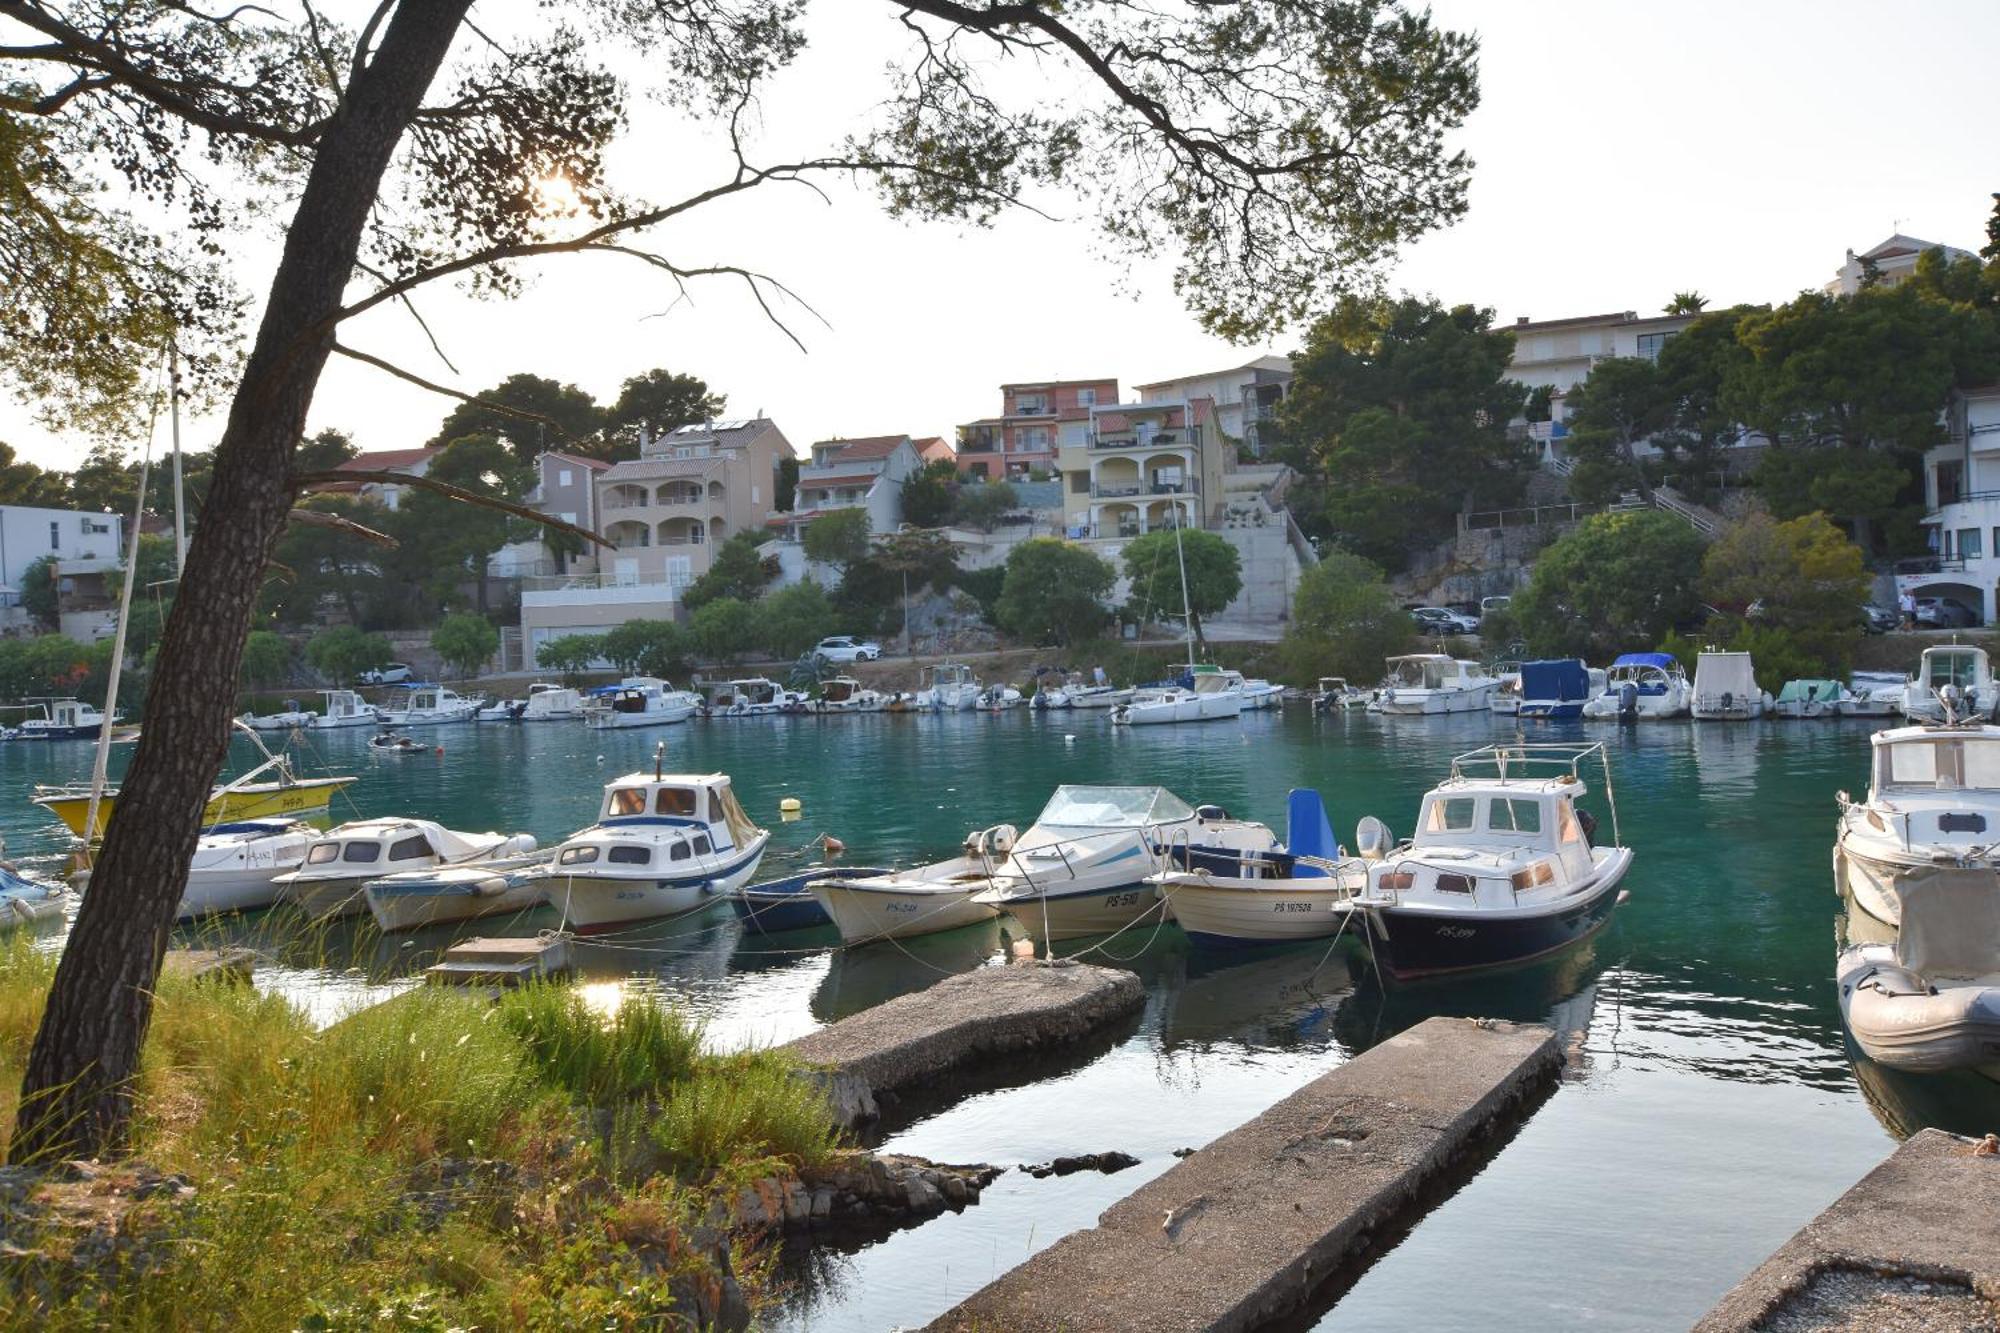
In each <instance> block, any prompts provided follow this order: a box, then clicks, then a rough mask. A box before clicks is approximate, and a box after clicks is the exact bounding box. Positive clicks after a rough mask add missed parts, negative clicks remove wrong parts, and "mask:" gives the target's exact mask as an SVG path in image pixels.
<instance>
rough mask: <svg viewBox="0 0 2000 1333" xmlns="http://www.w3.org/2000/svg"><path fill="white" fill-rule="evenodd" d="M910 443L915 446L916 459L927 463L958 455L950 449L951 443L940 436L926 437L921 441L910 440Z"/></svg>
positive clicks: (954, 450)
mask: <svg viewBox="0 0 2000 1333" xmlns="http://www.w3.org/2000/svg"><path fill="white" fill-rule="evenodd" d="M911 443H912V444H914V445H916V446H917V457H919V458H921V459H924V460H925V461H927V462H928V461H930V460H932V459H938V458H955V457H957V455H958V451H957V450H956V449H954V448H952V447H951V442H950V441H949V440H947V439H945V438H944V437H943V436H942V435H927V436H925V437H924V438H923V439H921V440H912V441H911Z"/></svg>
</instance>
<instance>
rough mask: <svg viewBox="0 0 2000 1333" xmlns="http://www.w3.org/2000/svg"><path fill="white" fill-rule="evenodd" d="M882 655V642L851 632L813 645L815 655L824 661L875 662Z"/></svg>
mask: <svg viewBox="0 0 2000 1333" xmlns="http://www.w3.org/2000/svg"><path fill="white" fill-rule="evenodd" d="M881 655H882V645H881V644H879V643H876V642H874V641H873V640H869V639H857V638H855V637H854V636H853V635H851V634H836V635H834V636H833V637H832V638H830V639H821V640H820V641H819V642H818V643H817V644H815V645H813V656H814V657H817V658H818V659H819V660H820V661H822V662H873V661H874V660H875V659H876V658H878V657H880V656H881Z"/></svg>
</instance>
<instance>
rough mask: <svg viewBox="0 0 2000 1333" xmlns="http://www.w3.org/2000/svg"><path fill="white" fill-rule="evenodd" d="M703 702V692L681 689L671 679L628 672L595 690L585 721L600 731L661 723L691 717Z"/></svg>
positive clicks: (584, 709)
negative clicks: (614, 681)
mask: <svg viewBox="0 0 2000 1333" xmlns="http://www.w3.org/2000/svg"><path fill="white" fill-rule="evenodd" d="M701 706H702V698H701V696H700V695H698V694H695V693H694V692H692V691H690V690H677V689H675V688H674V687H673V682H671V681H666V680H661V679H660V678H659V677H657V676H627V677H626V678H625V679H624V680H622V681H620V682H618V684H616V685H608V686H604V687H603V688H601V689H597V690H593V691H592V692H591V697H590V701H589V702H588V703H586V704H585V705H584V707H583V724H584V725H585V726H586V727H590V728H591V729H593V730H596V731H623V730H626V729H627V728H630V727H661V726H666V725H668V724H670V723H674V722H685V721H687V720H688V719H689V718H691V717H693V716H694V715H695V713H696V712H697V711H698V710H699V709H700V708H701Z"/></svg>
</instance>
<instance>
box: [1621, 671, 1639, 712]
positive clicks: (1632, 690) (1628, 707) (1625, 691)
mask: <svg viewBox="0 0 2000 1333" xmlns="http://www.w3.org/2000/svg"><path fill="white" fill-rule="evenodd" d="M1618 716H1620V717H1622V718H1635V717H1637V716H1639V687H1638V686H1637V685H1635V684H1633V683H1632V682H1631V681H1629V680H1628V681H1626V682H1625V683H1624V684H1622V685H1620V686H1619V687H1618Z"/></svg>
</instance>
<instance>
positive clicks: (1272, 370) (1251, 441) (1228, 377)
mask: <svg viewBox="0 0 2000 1333" xmlns="http://www.w3.org/2000/svg"><path fill="white" fill-rule="evenodd" d="M1134 387H1136V388H1137V389H1138V391H1139V401H1140V402H1141V403H1147V404H1151V403H1191V402H1194V401H1195V400H1197V399H1206V400H1207V401H1208V402H1209V403H1210V404H1211V405H1212V407H1213V411H1212V414H1211V418H1210V420H1211V424H1212V426H1213V428H1214V429H1217V430H1219V431H1220V432H1221V434H1222V436H1223V437H1224V438H1225V439H1226V440H1231V441H1236V442H1239V443H1241V444H1243V445H1245V446H1247V447H1248V448H1249V450H1250V452H1251V453H1253V454H1259V455H1261V454H1262V453H1263V452H1264V447H1265V440H1264V439H1263V438H1262V436H1261V434H1260V431H1261V430H1262V428H1263V427H1264V426H1265V424H1266V423H1268V422H1270V421H1271V420H1272V419H1273V418H1275V417H1276V416H1277V415H1278V404H1279V403H1281V402H1283V401H1284V399H1285V395H1286V394H1288V393H1290V392H1291V388H1292V359H1291V358H1290V357H1288V356H1260V357H1258V358H1257V359H1256V360H1254V361H1246V362H1245V363H1244V364H1242V365H1240V366H1232V367H1230V368H1229V369H1228V370H1211V371H1206V372H1204V373H1202V374H1198V375H1183V376H1181V377H1180V378H1179V379H1171V380H1156V381H1154V382H1153V383H1151V384H1140V385H1136V386H1134Z"/></svg>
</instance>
